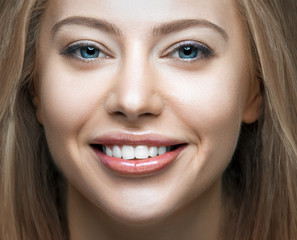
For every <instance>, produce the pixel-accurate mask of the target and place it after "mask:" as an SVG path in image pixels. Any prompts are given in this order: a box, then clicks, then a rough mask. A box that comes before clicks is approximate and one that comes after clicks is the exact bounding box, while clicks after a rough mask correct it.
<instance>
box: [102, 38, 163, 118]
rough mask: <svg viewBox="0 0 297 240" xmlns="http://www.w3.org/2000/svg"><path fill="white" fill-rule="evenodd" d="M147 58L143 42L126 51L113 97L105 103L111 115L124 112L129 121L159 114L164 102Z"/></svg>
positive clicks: (130, 45)
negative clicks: (157, 91) (157, 89)
mask: <svg viewBox="0 0 297 240" xmlns="http://www.w3.org/2000/svg"><path fill="white" fill-rule="evenodd" d="M148 55H149V54H147V53H146V51H145V46H144V44H143V43H142V42H140V41H139V42H133V43H130V44H129V47H127V48H126V51H125V52H124V53H123V57H122V60H121V61H122V62H121V67H120V70H119V73H118V74H117V76H116V78H117V79H116V81H115V82H116V86H115V87H114V90H113V96H112V97H111V98H110V99H109V100H108V102H107V103H108V104H106V105H107V108H108V109H107V110H108V112H109V113H121V114H122V115H124V116H126V117H127V118H128V119H129V120H135V119H136V118H138V117H140V116H143V115H158V114H159V113H160V111H161V109H162V102H161V99H159V97H158V95H157V93H156V92H155V90H156V88H155V87H156V86H155V84H156V82H155V81H154V76H153V75H154V74H153V69H152V66H151V64H150V60H149V56H148Z"/></svg>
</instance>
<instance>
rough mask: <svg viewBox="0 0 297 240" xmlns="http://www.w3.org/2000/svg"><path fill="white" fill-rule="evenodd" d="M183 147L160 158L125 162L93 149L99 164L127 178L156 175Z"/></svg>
mask: <svg viewBox="0 0 297 240" xmlns="http://www.w3.org/2000/svg"><path fill="white" fill-rule="evenodd" d="M184 147H185V146H184V145H183V146H180V147H178V148H177V149H175V150H173V151H170V152H167V153H164V154H162V155H160V156H157V157H152V158H147V159H139V160H125V159H122V158H115V157H110V156H108V155H106V154H104V153H103V152H101V151H100V150H98V149H95V148H93V149H94V151H95V153H96V155H97V156H98V158H99V160H100V162H101V163H102V164H103V165H104V166H105V167H107V168H108V169H110V170H112V171H113V172H116V173H118V174H121V175H127V176H142V175H149V174H154V173H158V172H160V171H161V170H163V169H166V168H167V167H169V166H170V165H171V164H172V163H173V162H174V160H175V159H176V158H177V157H178V155H179V154H180V153H181V151H182V150H183V149H184Z"/></svg>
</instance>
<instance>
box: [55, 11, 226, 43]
mask: <svg viewBox="0 0 297 240" xmlns="http://www.w3.org/2000/svg"><path fill="white" fill-rule="evenodd" d="M65 25H82V26H87V27H92V28H96V29H101V30H103V31H105V32H108V33H110V34H112V35H116V36H120V35H122V32H121V30H120V29H119V28H118V27H117V26H116V25H115V24H112V23H109V22H107V21H105V20H102V19H96V18H89V17H80V16H73V17H69V18H66V19H63V20H61V21H60V22H58V23H56V24H55V25H54V26H53V28H52V33H53V35H54V34H55V33H56V32H57V31H59V29H60V28H61V27H63V26H65ZM196 26H198V27H203V28H211V29H212V30H214V31H216V32H217V33H219V34H220V35H221V36H222V37H223V38H224V39H225V40H226V41H227V40H228V34H227V33H226V31H225V30H224V29H223V28H221V27H219V26H218V25H216V24H214V23H212V22H210V21H207V20H205V19H180V20H176V21H172V22H168V23H163V24H160V25H157V26H155V27H154V28H152V31H151V32H152V33H153V35H167V34H170V33H174V32H178V31H182V30H184V29H187V28H190V27H196Z"/></svg>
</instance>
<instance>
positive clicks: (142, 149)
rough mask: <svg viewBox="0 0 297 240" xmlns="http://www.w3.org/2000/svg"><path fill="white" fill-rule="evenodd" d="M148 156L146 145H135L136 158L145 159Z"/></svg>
mask: <svg viewBox="0 0 297 240" xmlns="http://www.w3.org/2000/svg"><path fill="white" fill-rule="evenodd" d="M148 157H149V151H148V147H147V146H144V145H140V146H137V147H136V148H135V158H136V159H145V158H148Z"/></svg>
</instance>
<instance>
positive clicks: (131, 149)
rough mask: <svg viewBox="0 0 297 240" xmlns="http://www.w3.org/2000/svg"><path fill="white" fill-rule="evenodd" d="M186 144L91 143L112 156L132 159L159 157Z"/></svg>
mask: <svg viewBox="0 0 297 240" xmlns="http://www.w3.org/2000/svg"><path fill="white" fill-rule="evenodd" d="M184 145H185V144H178V145H172V146H147V145H102V144H91V147H92V148H94V149H95V150H99V151H100V152H102V153H104V154H106V155H108V156H110V157H116V158H122V159H126V160H132V159H147V158H152V157H157V156H160V155H162V154H164V153H167V152H171V151H174V150H176V149H178V148H180V147H182V146H184Z"/></svg>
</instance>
